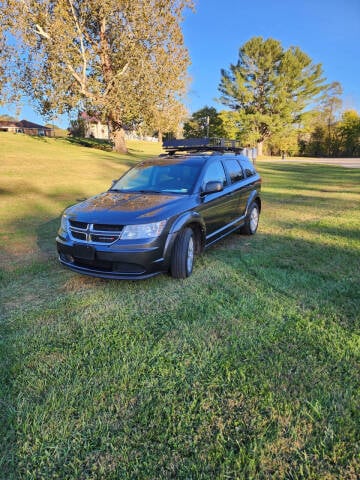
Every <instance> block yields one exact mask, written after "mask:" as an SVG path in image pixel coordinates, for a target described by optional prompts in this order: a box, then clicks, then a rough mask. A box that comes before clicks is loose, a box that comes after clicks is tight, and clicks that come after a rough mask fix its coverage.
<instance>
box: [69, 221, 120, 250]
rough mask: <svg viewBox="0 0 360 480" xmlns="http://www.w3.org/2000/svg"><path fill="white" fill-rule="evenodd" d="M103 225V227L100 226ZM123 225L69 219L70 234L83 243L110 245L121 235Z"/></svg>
mask: <svg viewBox="0 0 360 480" xmlns="http://www.w3.org/2000/svg"><path fill="white" fill-rule="evenodd" d="M99 227H101V228H99ZM122 230H123V225H106V224H99V223H97V224H96V223H95V224H94V223H85V222H78V221H75V220H69V231H70V236H71V237H72V239H73V240H75V241H79V242H81V243H95V244H101V245H110V244H112V243H114V242H116V241H117V240H119V238H120V236H121V232H122Z"/></svg>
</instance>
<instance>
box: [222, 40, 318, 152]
mask: <svg viewBox="0 0 360 480" xmlns="http://www.w3.org/2000/svg"><path fill="white" fill-rule="evenodd" d="M221 75H222V76H221V82H220V85H219V90H220V92H221V97H220V101H221V102H222V103H223V104H224V105H227V106H228V107H229V108H230V109H231V110H233V111H236V112H237V116H238V119H239V120H240V122H241V124H242V126H243V128H244V129H245V130H247V131H249V130H251V131H252V132H253V134H254V135H256V137H257V141H258V143H259V154H261V147H262V142H263V141H264V140H266V139H268V138H270V137H271V135H273V134H276V133H279V132H281V131H282V130H284V129H285V128H286V129H288V128H289V126H291V125H294V124H298V123H299V122H300V121H301V115H302V113H303V112H304V110H305V108H306V107H307V106H308V105H309V104H310V103H311V102H313V101H314V99H315V98H316V96H317V95H318V94H319V93H320V92H321V91H322V90H323V89H324V88H325V85H324V81H325V80H324V78H323V77H322V67H321V65H320V64H314V63H312V60H311V59H310V58H309V57H308V56H307V55H306V54H305V53H304V52H302V51H301V50H300V49H299V48H298V47H290V48H289V49H288V50H284V48H283V47H282V45H281V43H280V42H279V41H277V40H274V39H271V38H270V39H267V40H264V39H263V38H262V37H254V38H252V39H251V40H249V41H248V42H247V43H245V44H244V45H243V46H242V47H241V48H240V50H239V58H238V62H237V63H236V64H235V65H230V69H229V70H222V71H221Z"/></svg>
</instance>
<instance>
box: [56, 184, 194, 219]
mask: <svg viewBox="0 0 360 480" xmlns="http://www.w3.org/2000/svg"><path fill="white" fill-rule="evenodd" d="M188 202H189V196H187V195H166V194H144V193H121V192H105V193H101V194H100V195H96V196H95V197H91V198H89V199H87V200H85V201H84V202H81V203H78V204H76V205H73V206H72V207H70V208H68V209H67V210H66V212H65V213H66V214H67V215H68V216H69V217H70V218H73V219H76V220H78V221H81V222H87V223H114V222H116V223H120V224H132V223H151V222H154V221H159V220H163V219H166V218H169V217H171V216H172V215H174V214H176V213H177V212H178V211H179V210H180V209H181V210H184V209H186V203H188Z"/></svg>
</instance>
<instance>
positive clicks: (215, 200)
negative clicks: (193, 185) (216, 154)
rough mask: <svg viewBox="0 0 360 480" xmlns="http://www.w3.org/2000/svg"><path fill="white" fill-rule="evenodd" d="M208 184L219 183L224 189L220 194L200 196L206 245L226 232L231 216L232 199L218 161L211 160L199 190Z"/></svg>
mask: <svg viewBox="0 0 360 480" xmlns="http://www.w3.org/2000/svg"><path fill="white" fill-rule="evenodd" d="M208 182H221V183H222V184H223V186H224V189H223V190H222V191H221V192H215V193H209V194H207V195H204V196H202V199H201V203H200V205H199V207H198V210H199V213H200V214H201V216H202V217H203V219H204V221H205V225H206V243H207V244H210V243H212V242H213V241H215V240H216V239H218V238H219V237H221V236H222V235H224V233H225V232H226V231H227V229H228V224H229V222H230V218H231V216H232V209H233V204H232V203H233V199H232V196H231V191H230V189H229V184H228V179H227V177H226V174H225V170H224V166H223V164H222V162H221V160H220V159H214V160H212V161H211V162H210V163H209V164H208V165H207V166H206V167H205V171H204V174H203V178H202V182H201V189H203V188H204V187H205V185H206V184H207V183H208Z"/></svg>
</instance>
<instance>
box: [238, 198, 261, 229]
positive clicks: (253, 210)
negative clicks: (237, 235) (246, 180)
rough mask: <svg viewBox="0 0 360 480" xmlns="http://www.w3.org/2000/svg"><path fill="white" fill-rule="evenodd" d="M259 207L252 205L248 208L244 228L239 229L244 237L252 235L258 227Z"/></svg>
mask: <svg viewBox="0 0 360 480" xmlns="http://www.w3.org/2000/svg"><path fill="white" fill-rule="evenodd" d="M259 213H260V212H259V206H258V204H257V203H252V204H251V205H250V208H249V213H248V215H247V217H246V221H245V224H244V226H243V227H242V228H241V233H245V235H254V233H256V230H257V228H258V225H259Z"/></svg>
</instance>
